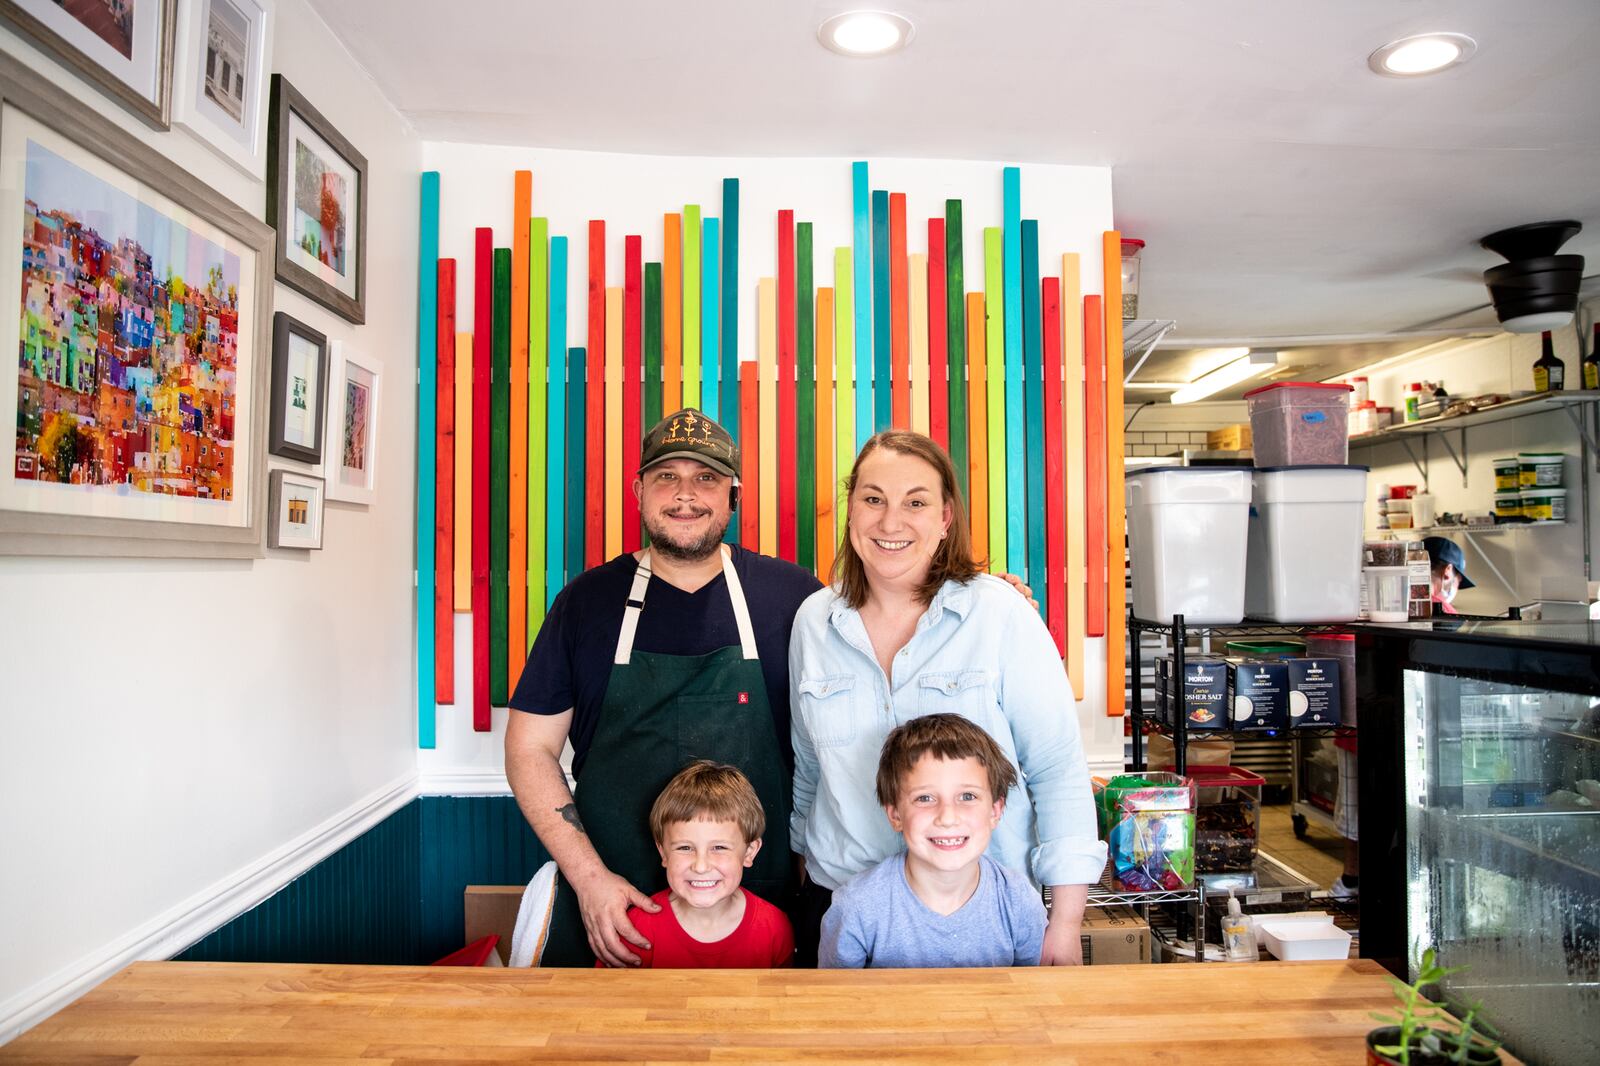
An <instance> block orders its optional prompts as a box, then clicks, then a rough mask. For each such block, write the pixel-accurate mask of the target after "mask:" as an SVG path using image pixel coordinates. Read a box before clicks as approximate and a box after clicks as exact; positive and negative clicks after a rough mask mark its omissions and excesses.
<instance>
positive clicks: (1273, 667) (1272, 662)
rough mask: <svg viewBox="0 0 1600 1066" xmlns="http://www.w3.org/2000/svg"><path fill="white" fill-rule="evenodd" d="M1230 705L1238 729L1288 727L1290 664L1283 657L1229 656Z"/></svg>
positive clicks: (1235, 726) (1234, 723)
mask: <svg viewBox="0 0 1600 1066" xmlns="http://www.w3.org/2000/svg"><path fill="white" fill-rule="evenodd" d="M1228 662H1229V664H1230V669H1229V670H1228V706H1229V707H1231V708H1232V709H1233V728H1234V729H1235V730H1236V731H1254V730H1258V729H1287V728H1288V726H1289V664H1288V662H1286V661H1284V660H1281V659H1230V660H1228Z"/></svg>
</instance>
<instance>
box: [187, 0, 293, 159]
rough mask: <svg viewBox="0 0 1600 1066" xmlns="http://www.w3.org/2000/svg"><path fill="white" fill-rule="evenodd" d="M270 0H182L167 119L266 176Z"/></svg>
mask: <svg viewBox="0 0 1600 1066" xmlns="http://www.w3.org/2000/svg"><path fill="white" fill-rule="evenodd" d="M271 42H272V0H184V3H183V5H182V6H181V7H180V8H179V11H178V32H177V44H176V47H175V50H176V55H175V57H174V60H173V90H172V121H173V123H174V124H175V125H178V126H182V127H183V128H184V129H186V130H188V131H189V132H190V133H192V134H194V135H195V137H196V138H197V139H199V141H200V142H201V143H202V144H204V145H205V146H206V147H208V148H210V149H211V150H212V151H214V152H216V153H217V154H218V155H220V156H221V157H222V158H224V159H226V160H227V161H228V162H230V163H232V164H233V165H234V166H236V167H238V168H239V169H240V170H242V171H244V172H245V173H246V174H248V175H250V176H251V177H252V178H255V179H256V180H257V181H260V180H262V179H263V178H264V177H265V176H266V171H267V165H266V156H267V123H266V118H267V68H268V65H269V63H270V62H271V48H272V44H271Z"/></svg>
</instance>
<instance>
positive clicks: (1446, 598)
mask: <svg viewBox="0 0 1600 1066" xmlns="http://www.w3.org/2000/svg"><path fill="white" fill-rule="evenodd" d="M1422 546H1423V547H1424V548H1427V549H1428V561H1429V562H1430V563H1432V564H1433V613H1434V614H1457V613H1459V612H1457V611H1456V609H1455V607H1453V606H1452V605H1451V604H1452V602H1453V601H1454V600H1455V598H1456V593H1457V592H1458V591H1459V590H1461V589H1470V588H1472V587H1473V585H1474V584H1475V582H1474V581H1473V580H1472V579H1471V578H1470V577H1468V576H1467V560H1466V556H1465V555H1463V554H1462V553H1461V545H1459V544H1457V543H1456V542H1455V541H1453V540H1451V539H1450V538H1449V537H1427V538H1424V539H1423V541H1422Z"/></svg>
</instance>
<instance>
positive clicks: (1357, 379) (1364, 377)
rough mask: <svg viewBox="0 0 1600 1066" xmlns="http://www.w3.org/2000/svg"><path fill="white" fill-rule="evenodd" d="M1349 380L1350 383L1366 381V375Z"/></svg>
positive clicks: (1358, 375) (1359, 375)
mask: <svg viewBox="0 0 1600 1066" xmlns="http://www.w3.org/2000/svg"><path fill="white" fill-rule="evenodd" d="M1350 380H1351V381H1366V380H1367V375H1365V374H1357V375H1356V376H1355V377H1353V378H1351V379H1350Z"/></svg>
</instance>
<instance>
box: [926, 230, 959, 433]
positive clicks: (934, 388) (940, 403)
mask: <svg viewBox="0 0 1600 1066" xmlns="http://www.w3.org/2000/svg"><path fill="white" fill-rule="evenodd" d="M926 292H927V297H926V299H927V304H928V316H927V317H928V436H930V437H932V438H933V439H934V440H936V441H938V442H939V445H940V446H941V447H942V448H944V449H945V451H949V450H950V365H949V362H948V360H949V342H948V341H947V339H946V338H948V337H949V335H950V316H949V311H948V309H947V308H946V306H945V289H944V219H942V218H930V219H928V280H927V289H926ZM954 458H955V456H954V455H952V456H951V459H952V460H954Z"/></svg>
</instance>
